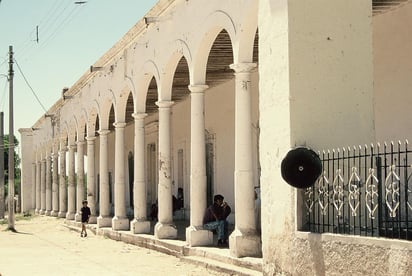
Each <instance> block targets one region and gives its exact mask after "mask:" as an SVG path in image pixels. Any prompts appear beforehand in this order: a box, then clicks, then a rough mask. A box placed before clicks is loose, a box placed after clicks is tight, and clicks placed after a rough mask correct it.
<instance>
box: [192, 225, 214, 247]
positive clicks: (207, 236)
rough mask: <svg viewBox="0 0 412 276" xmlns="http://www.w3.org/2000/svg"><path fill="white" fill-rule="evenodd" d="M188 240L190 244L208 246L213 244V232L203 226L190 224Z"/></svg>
mask: <svg viewBox="0 0 412 276" xmlns="http://www.w3.org/2000/svg"><path fill="white" fill-rule="evenodd" d="M186 242H187V244H188V245H189V246H207V245H212V244H213V233H212V232H211V231H209V230H204V229H202V228H201V227H198V228H196V226H192V225H191V226H189V227H187V228H186Z"/></svg>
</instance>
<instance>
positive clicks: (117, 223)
mask: <svg viewBox="0 0 412 276" xmlns="http://www.w3.org/2000/svg"><path fill="white" fill-rule="evenodd" d="M129 227H130V222H129V219H128V218H126V217H124V218H119V217H116V216H115V217H113V219H112V229H113V230H115V231H117V230H129Z"/></svg>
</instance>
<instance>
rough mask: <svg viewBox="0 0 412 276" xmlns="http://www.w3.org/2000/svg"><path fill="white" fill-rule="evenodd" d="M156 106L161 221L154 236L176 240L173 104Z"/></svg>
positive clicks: (156, 226)
mask: <svg viewBox="0 0 412 276" xmlns="http://www.w3.org/2000/svg"><path fill="white" fill-rule="evenodd" d="M156 105H157V106H158V107H159V184H158V204H159V213H158V218H159V221H158V222H157V223H156V225H155V233H154V234H155V237H156V238H158V239H175V238H176V237H177V229H176V226H175V225H174V224H173V209H172V179H171V141H170V108H171V106H172V105H173V102H170V101H162V102H156Z"/></svg>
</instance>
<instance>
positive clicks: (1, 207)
mask: <svg viewBox="0 0 412 276" xmlns="http://www.w3.org/2000/svg"><path fill="white" fill-rule="evenodd" d="M4 194H5V193H4V113H3V111H2V112H0V219H3V218H4V211H5V209H6V208H5V202H4Z"/></svg>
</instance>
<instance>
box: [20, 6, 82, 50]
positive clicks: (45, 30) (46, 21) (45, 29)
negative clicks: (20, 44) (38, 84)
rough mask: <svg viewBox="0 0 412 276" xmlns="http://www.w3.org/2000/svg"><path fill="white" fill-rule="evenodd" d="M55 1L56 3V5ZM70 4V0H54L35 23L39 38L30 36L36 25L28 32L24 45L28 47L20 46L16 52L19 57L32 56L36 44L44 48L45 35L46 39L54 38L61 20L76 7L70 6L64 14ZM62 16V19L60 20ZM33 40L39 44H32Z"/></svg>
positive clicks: (59, 27)
mask: <svg viewBox="0 0 412 276" xmlns="http://www.w3.org/2000/svg"><path fill="white" fill-rule="evenodd" d="M66 1H67V0H66ZM56 3H58V5H56ZM72 4H73V2H72V0H69V1H67V2H64V1H55V4H54V5H52V6H51V8H50V9H49V10H48V12H47V13H46V15H45V16H43V18H42V19H41V20H40V23H39V24H38V25H37V27H38V28H39V29H38V30H39V34H40V35H39V37H40V39H39V37H37V36H36V38H35V39H32V37H31V36H32V34H33V33H34V31H36V28H37V27H36V28H35V29H33V31H32V33H31V34H30V38H29V42H28V44H27V45H26V46H28V47H25V48H22V49H21V50H20V51H19V53H18V56H19V58H23V57H26V56H30V57H32V56H33V54H32V53H33V51H35V50H36V49H39V48H38V47H36V46H40V47H41V48H44V47H45V46H46V41H45V37H46V39H47V40H48V41H49V40H50V39H51V38H54V36H55V34H56V33H57V32H58V31H59V29H61V26H62V25H63V22H65V21H67V18H68V17H69V16H71V14H73V10H74V9H75V8H76V7H77V5H76V7H74V8H72V9H71V10H70V11H69V15H66V14H67V10H68V8H69V7H70V5H72ZM62 18H64V19H63V20H62ZM56 26H57V27H56ZM33 41H37V42H39V43H38V44H39V45H37V43H36V44H34V43H33Z"/></svg>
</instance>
